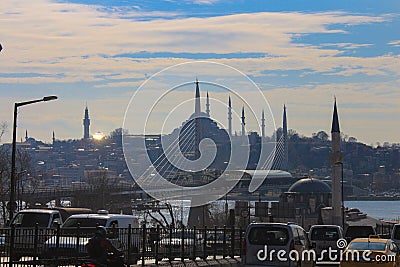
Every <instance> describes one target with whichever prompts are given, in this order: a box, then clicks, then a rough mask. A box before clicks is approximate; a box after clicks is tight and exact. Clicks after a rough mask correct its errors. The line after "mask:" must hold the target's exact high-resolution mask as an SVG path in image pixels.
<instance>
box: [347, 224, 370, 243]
mask: <svg viewBox="0 0 400 267" xmlns="http://www.w3.org/2000/svg"><path fill="white" fill-rule="evenodd" d="M371 235H376V232H375V228H374V227H373V226H371V225H349V226H347V229H346V233H345V235H344V236H345V239H346V240H347V242H350V241H351V240H353V239H354V238H358V237H359V238H362V237H364V238H368V237H369V236H371Z"/></svg>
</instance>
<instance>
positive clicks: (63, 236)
mask: <svg viewBox="0 0 400 267" xmlns="http://www.w3.org/2000/svg"><path fill="white" fill-rule="evenodd" d="M98 225H100V226H104V227H106V228H107V236H108V239H109V240H110V241H111V243H112V244H113V245H114V246H115V247H116V248H118V249H120V250H122V251H123V252H124V253H125V254H126V255H125V258H126V259H127V258H128V257H127V254H128V240H129V238H128V227H129V225H130V226H131V230H132V231H133V232H132V233H131V234H132V236H131V238H130V240H131V244H130V251H129V253H130V255H129V256H130V257H129V259H130V263H136V262H137V260H138V257H139V253H138V252H139V246H140V233H139V229H138V227H139V226H138V219H137V217H135V216H133V215H122V214H109V213H108V212H106V211H99V212H98V213H93V214H77V215H72V216H70V217H69V218H68V219H67V220H66V221H65V223H64V224H63V225H61V228H60V233H59V235H54V236H52V237H51V238H49V239H48V240H47V241H46V242H45V243H44V245H43V249H42V253H41V258H42V259H54V258H56V257H58V258H62V257H64V258H65V257H71V256H73V257H76V256H78V257H84V256H87V250H86V244H87V243H88V241H89V239H90V238H91V237H93V235H94V233H95V231H96V226H98Z"/></svg>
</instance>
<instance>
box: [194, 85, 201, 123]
mask: <svg viewBox="0 0 400 267" xmlns="http://www.w3.org/2000/svg"><path fill="white" fill-rule="evenodd" d="M200 112H201V107H200V88H199V81H198V80H197V78H196V98H195V106H194V113H195V115H196V117H199V116H200Z"/></svg>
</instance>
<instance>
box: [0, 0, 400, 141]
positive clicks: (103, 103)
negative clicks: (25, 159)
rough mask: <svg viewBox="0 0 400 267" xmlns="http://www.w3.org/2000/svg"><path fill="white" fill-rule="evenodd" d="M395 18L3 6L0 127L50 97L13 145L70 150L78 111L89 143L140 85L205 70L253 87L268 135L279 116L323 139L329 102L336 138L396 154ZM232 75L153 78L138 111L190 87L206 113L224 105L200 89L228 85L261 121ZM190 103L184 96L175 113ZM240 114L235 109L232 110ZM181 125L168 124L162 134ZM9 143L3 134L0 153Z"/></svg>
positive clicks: (39, 3) (359, 8)
mask: <svg viewBox="0 0 400 267" xmlns="http://www.w3.org/2000/svg"><path fill="white" fill-rule="evenodd" d="M399 11H400V2H399V1H395V0H393V1H359V0H358V1H355V0H354V1H297V0H293V1H289V0H288V1H278V0H276V1H272V0H271V1H269V0H267V1H259V0H258V1H257V0H239V1H237V0H236V1H234V0H183V1H174V0H168V1H167V0H166V1H150V0H147V1H96V0H90V1H85V0H82V1H79V0H77V1H50V0H35V1H17V0H11V1H2V2H1V3H0V22H1V25H2V27H1V31H0V43H1V44H2V45H3V51H1V52H0V92H1V94H0V121H6V122H7V123H8V124H9V129H11V124H12V108H13V103H14V102H16V101H25V100H30V99H35V98H41V97H42V96H44V95H58V96H59V100H57V101H53V102H49V103H40V104H35V105H32V106H29V107H28V106H26V107H23V108H21V110H20V114H19V124H18V129H19V131H18V136H19V137H22V136H24V132H25V129H28V132H29V135H30V136H32V137H35V138H37V139H41V140H44V141H50V139H51V132H52V131H53V130H54V131H55V133H56V136H57V138H60V139H69V138H73V139H75V138H80V137H81V136H82V132H83V130H82V118H83V112H84V108H85V105H86V103H87V105H88V107H89V112H90V117H91V119H92V124H91V132H92V133H94V132H97V131H101V132H104V133H106V134H107V133H109V132H110V131H112V130H113V129H115V128H117V127H121V126H122V124H123V120H124V114H125V111H126V110H127V107H128V104H129V100H130V99H131V97H132V96H133V94H134V92H135V91H136V90H137V89H138V88H139V86H140V85H141V84H142V83H143V82H144V81H145V80H146V79H148V78H149V77H152V75H154V74H156V73H157V72H159V71H161V70H163V69H165V68H168V67H170V66H173V65H175V64H181V63H185V62H187V61H212V62H217V63H220V64H225V65H228V66H231V67H233V68H235V69H237V70H238V71H240V72H242V73H244V74H246V75H248V77H249V78H250V79H251V80H253V81H254V82H255V83H256V85H257V86H258V87H259V88H260V90H261V91H262V93H263V94H264V96H265V98H266V99H267V101H268V103H269V106H270V108H271V116H273V117H274V118H275V123H276V124H275V126H276V127H279V126H280V125H281V113H282V106H283V104H286V105H287V108H288V110H287V112H288V123H289V128H293V129H295V130H297V131H298V132H299V133H301V134H305V135H311V134H312V133H313V132H317V131H319V130H325V131H327V132H329V130H330V129H329V127H330V120H331V113H332V102H333V98H334V96H336V97H337V99H338V108H339V116H340V123H341V130H342V131H343V132H344V133H345V134H347V135H350V136H354V137H356V138H357V139H359V140H360V141H363V142H365V143H368V144H371V143H376V142H381V143H382V142H385V141H389V142H392V143H399V142H400V139H399V137H398V132H399V130H400V126H399V123H398V117H399V115H400V104H399V102H400V101H399V98H400V90H399V81H400V79H399V74H400V63H399V62H400V61H399V52H400V51H399V50H400V32H399V30H398V29H399V28H400V12H399ZM231 74H232V73H231ZM231 74H229V73H228V72H226V69H224V68H221V69H219V70H216V69H213V71H212V72H211V70H210V69H208V68H206V67H199V68H197V67H196V68H195V69H187V70H185V71H181V72H179V73H175V74H174V75H176V79H175V78H171V77H170V76H168V77H169V79H168V81H166V76H165V77H164V79H161V78H159V79H158V80H157V81H156V82H154V83H153V85H154V88H147V89H148V90H149V92H148V93H147V94H145V96H144V98H143V99H141V101H143V102H146V103H147V104H151V103H152V101H154V99H156V98H157V97H158V96H160V95H161V94H162V93H163V92H165V90H166V89H167V88H170V87H171V86H173V85H174V83H176V82H177V81H181V82H185V81H186V82H188V81H194V79H195V77H196V76H198V78H199V80H200V81H204V89H205V90H209V91H210V96H211V97H212V98H213V99H214V100H215V101H214V100H213V101H214V102H215V103H217V102H218V101H219V102H221V103H225V102H226V99H227V96H228V92H221V91H218V90H214V89H215V88H212V87H207V86H206V83H205V82H207V81H216V82H220V83H223V82H224V80H229V79H231V81H232V83H231V84H235V82H234V81H236V82H237V86H236V87H235V85H232V87H234V88H232V89H234V90H235V91H236V92H238V93H239V94H242V95H246V96H245V98H246V99H247V100H248V101H247V102H248V103H247V104H248V105H249V106H251V108H252V109H253V112H254V113H255V114H261V110H262V109H266V110H267V109H268V106H267V105H265V104H263V103H259V102H258V98H257V96H255V95H252V93H251V90H250V91H249V90H248V89H246V87H245V86H244V85H243V84H242V85H241V86H239V85H240V83H239V80H238V79H237V80H235V79H236V78H237V77H236V78H234V77H233V76H231ZM178 76H179V77H178ZM205 90H203V91H202V93H203V94H205V92H204V91H205ZM192 96H193V91H191V89H190V87H189V88H188V89H187V90H183V91H182V93H181V94H179V96H177V97H175V99H174V101H178V102H179V101H181V102H183V101H185V100H188V99H190V98H191V97H192ZM203 96H204V95H203ZM147 97H148V98H147ZM165 101H172V100H167V99H166V100H165ZM202 101H203V105H204V101H205V100H204V99H203V100H202ZM165 105H166V106H169V105H171V106H174V105H176V103H175V104H174V102H169V103H165ZM242 105H243V103H239V101H236V102H234V109H236V111H238V112H240V109H241V107H242ZM187 108H188V107H187ZM135 112H137V117H141V118H143V117H146V114H147V113H146V111H145V110H140V109H139V110H137V111H135ZM165 112H167V111H165ZM190 112H191V110H182V111H180V112H178V113H179V114H185V115H186V114H190ZM135 114H136V113H135ZM211 114H212V117H214V118H215V119H216V120H217V121H220V122H221V124H224V123H226V122H225V121H226V116H227V115H226V113H225V110H224V107H223V106H221V107H219V106H216V104H215V105H214V106H211ZM181 118H182V116H177V117H176V119H175V120H174V119H173V117H171V116H170V117H169V119H171V122H170V123H171V128H174V127H176V126H179V125H180V123H181ZM272 124H273V123H272V121H271V127H272ZM234 127H235V130H240V125H239V124H238V123H236V124H235V123H234ZM247 127H248V128H247V130H249V131H250V130H257V129H258V128H257V122H256V120H254V121H252V120H251V118H249V121H248V123H247ZM271 127H270V128H271ZM136 130H137V129H130V132H136ZM137 132H140V129H139V130H138V131H137ZM10 139H11V137H10V131H9V132H8V133H7V134H6V135H5V136H3V138H2V140H1V141H2V142H9V141H10Z"/></svg>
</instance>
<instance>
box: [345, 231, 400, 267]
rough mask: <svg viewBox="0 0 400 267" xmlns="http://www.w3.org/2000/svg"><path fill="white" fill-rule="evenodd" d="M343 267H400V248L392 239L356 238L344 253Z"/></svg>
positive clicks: (375, 237)
mask: <svg viewBox="0 0 400 267" xmlns="http://www.w3.org/2000/svg"><path fill="white" fill-rule="evenodd" d="M340 266H341V267H353V266H354V267H360V266H378V267H389V266H390V267H398V266H400V254H399V248H398V247H397V245H396V244H395V243H394V242H393V240H391V239H384V238H379V236H370V237H369V238H355V239H353V240H352V241H351V242H350V244H349V245H348V246H347V248H346V250H345V251H344V252H343V255H342V260H341V262H340Z"/></svg>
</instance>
